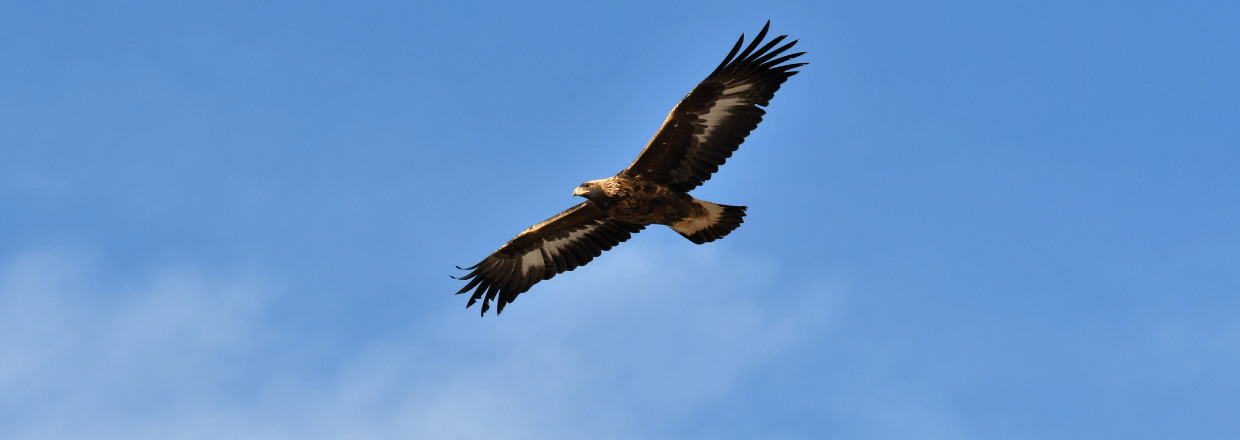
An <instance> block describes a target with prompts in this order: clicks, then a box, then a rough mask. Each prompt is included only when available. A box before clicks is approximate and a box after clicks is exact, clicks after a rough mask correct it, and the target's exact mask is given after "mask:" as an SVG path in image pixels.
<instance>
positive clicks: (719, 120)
mask: <svg viewBox="0 0 1240 440" xmlns="http://www.w3.org/2000/svg"><path fill="white" fill-rule="evenodd" d="M770 26H771V23H770V22H769V21H768V22H767V23H766V26H763V27H762V31H761V32H758V35H757V36H756V37H755V38H754V39H753V41H751V42H750V43H749V45H748V46H745V49H744V50H743V51H741V47H742V46H744V42H745V36H744V35H741V38H740V39H739V40H737V41H736V45H735V46H733V47H732V50H731V51H730V52H728V56H727V57H724V59H723V62H722V63H719V67H716V68H715V70H714V71H713V72H711V74H710V75H709V76H707V77H706V79H705V80H703V81H702V82H701V83H699V84H698V85H697V87H694V89H693V91H691V92H689V94H688V95H686V96H685V97H684V99H682V100H681V101H680V103H679V104H677V105H676V107H675V108H674V109H672V111H671V113H669V114H668V116H667V119H666V120H665V121H664V122H663V126H662V127H660V128H659V131H658V132H656V133H655V135H654V137H653V138H652V139H651V140H650V143H649V144H647V145H646V148H645V149H644V150H642V152H641V154H639V155H638V156H637V159H636V160H634V161H633V163H632V164H631V165H629V167H628V168H626V169H625V170H624V171H622V172H621V174H622V175H624V176H627V177H637V178H645V179H650V180H653V181H655V182H658V183H661V184H664V185H667V186H669V187H671V188H672V189H675V190H678V191H685V192H687V191H690V190H692V189H694V188H697V186H698V185H701V184H702V183H703V182H705V181H706V180H707V179H710V176H711V175H712V174H714V173H715V172H717V171H719V166H720V165H723V163H724V162H726V161H727V159H728V158H729V157H732V153H733V152H735V151H736V150H737V148H739V147H740V145H741V143H743V142H745V137H746V136H749V133H750V132H752V131H753V130H754V128H757V126H758V123H760V122H762V116H763V115H765V114H766V111H765V110H763V109H762V108H761V107H765V106H767V105H768V104H770V101H771V98H772V97H774V96H775V92H776V91H777V90H779V87H780V86H781V85H782V84H783V83H784V81H787V80H788V78H789V77H791V76H792V75H796V74H797V71H796V70H793V69H795V68H797V67H800V66H804V65H805V64H806V63H792V64H784V63H786V62H787V61H789V60H792V59H794V58H796V57H799V56H801V55H802V54H804V52H798V53H793V54H787V55H783V53H784V52H786V51H787V50H788V49H790V48H792V46H793V45H795V44H796V43H797V42H796V41H795V40H794V41H792V42H789V43H787V44H784V45H782V46H779V47H776V46H777V45H779V44H780V43H782V42H783V41H784V39H786V38H787V35H781V36H778V37H776V38H774V39H772V40H771V41H769V42H767V43H766V44H764V45H761V44H762V39H763V38H765V37H766V34H767V31H768V30H769V29H770ZM759 45H761V47H759ZM781 55H782V56H781Z"/></svg>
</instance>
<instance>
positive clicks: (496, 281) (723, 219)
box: [452, 21, 807, 316]
mask: <svg viewBox="0 0 1240 440" xmlns="http://www.w3.org/2000/svg"><path fill="white" fill-rule="evenodd" d="M770 27H771V22H770V21H767V22H766V25H765V26H763V27H762V31H761V32H758V35H757V37H755V38H754V39H753V41H752V42H750V43H749V45H748V46H746V47H745V50H743V51H742V50H741V46H743V45H744V42H745V35H744V34H741V37H740V39H739V40H737V41H736V45H735V46H733V47H732V51H731V52H728V56H727V57H724V59H723V62H721V63H719V66H718V67H716V68H715V70H714V71H713V72H711V73H710V75H707V76H706V79H704V80H702V82H701V83H699V84H698V85H697V87H694V88H693V91H691V92H689V94H688V95H686V96H685V97H684V99H681V100H680V103H678V104H676V107H675V108H673V109H672V111H671V113H669V114H668V115H667V119H666V120H664V121H663V126H662V127H660V128H659V131H658V132H656V133H655V135H654V137H653V138H651V140H650V143H649V144H647V145H646V148H645V149H643V150H642V152H641V154H639V155H638V156H637V159H636V160H634V161H633V163H632V164H630V165H629V166H628V167H627V168H625V169H624V170H623V171H621V172H620V173H619V174H616V175H615V176H612V177H608V178H606V179H599V180H591V181H589V182H586V183H583V184H581V186H578V187H577V188H576V189H574V190H573V196H580V197H584V198H585V199H586V200H585V201H584V202H582V203H580V204H578V205H577V206H573V207H572V208H568V209H567V210H565V211H564V212H561V213H559V214H556V216H554V217H551V218H549V219H547V220H546V221H543V222H541V223H538V224H536V225H534V226H530V227H529V228H527V229H526V230H525V231H523V232H521V234H519V235H517V236H516V237H515V238H513V239H512V240H510V241H508V243H506V244H504V245H503V246H501V247H500V248H499V249H498V250H496V251H495V252H494V253H492V254H491V255H489V256H487V257H486V258H485V259H483V260H482V261H481V262H479V263H478V264H475V265H473V266H470V267H466V268H462V267H460V266H457V269H460V270H464V271H469V273H467V274H465V275H464V276H461V277H456V276H453V277H452V278H455V279H458V280H468V283H466V284H465V287H464V288H462V289H461V290H460V291H458V292H456V293H457V294H458V295H459V294H462V293H465V292H469V291H471V290H472V291H473V294H472V295H471V296H470V298H469V303H467V304H466V305H465V307H466V308H468V307H470V306H473V305H474V303H476V302H478V300H482V315H483V316H485V315H486V313H487V310H488V309H490V308H491V301H492V300H494V301H495V302H496V304H497V305H498V308H497V310H496V313H497V314H498V313H501V312H503V311H504V306H505V305H507V304H509V303H512V302H513V300H515V299H516V298H517V295H520V294H521V293H523V292H526V291H528V290H529V289H530V287H531V286H533V285H534V284H535V283H537V282H539V281H542V280H547V279H551V277H554V276H555V275H556V274H559V273H563V272H564V271H569V270H573V269H576V268H577V267H579V266H582V265H585V264H586V263H589V262H590V260H593V259H594V257H597V256H599V255H601V254H602V253H603V251H606V250H609V249H611V248H612V247H614V246H616V245H617V244H620V243H621V242H623V241H625V240H628V239H629V238H630V237H632V236H633V234H635V233H637V232H638V231H641V230H642V229H644V228H645V227H646V226H649V225H655V224H658V225H667V226H668V227H670V228H671V229H672V230H673V231H676V232H677V233H679V234H680V235H682V236H684V237H685V238H687V239H689V241H691V242H693V243H695V244H703V243H706V242H710V241H714V240H718V239H720V238H722V237H724V236H725V235H728V233H730V232H732V231H733V230H735V229H736V228H737V227H739V226H740V225H741V222H742V221H744V217H745V210H746V209H747V208H746V207H745V206H731V205H722V204H717V203H711V202H707V201H705V200H698V199H695V198H693V196H690V195H689V192H690V191H692V190H693V189H694V188H697V187H698V185H701V184H702V183H703V182H705V181H706V180H707V179H710V176H711V174H713V173H714V172H715V171H718V170H719V166H720V165H723V163H724V162H725V161H726V160H727V159H728V158H729V157H731V156H732V153H733V152H734V151H736V149H737V148H738V147H740V145H741V143H742V142H744V141H745V137H746V136H748V135H749V132H751V131H753V130H754V128H756V127H757V126H758V123H759V122H762V115H764V114H766V111H764V110H763V109H762V108H761V107H766V106H767V104H769V103H770V101H771V98H772V97H774V96H775V91H777V90H779V87H780V85H782V84H783V83H784V81H786V80H787V79H788V77H791V76H792V75H795V74H797V71H796V70H793V69H796V68H798V67H800V66H803V65H805V64H807V63H788V61H789V60H792V59H794V58H797V57H799V56H801V55H802V54H804V53H805V52H797V53H791V54H787V55H782V54H784V52H786V51H788V49H789V48H791V47H792V46H793V45H795V44H796V43H797V41H796V40H793V41H791V42H789V43H786V44H783V45H782V46H781V45H779V44H780V43H781V42H783V41H784V39H785V38H787V37H788V36H787V35H781V36H779V37H776V38H774V39H772V40H771V41H770V42H768V43H766V44H762V40H763V38H765V37H766V33H767V30H769V29H770ZM760 44H761V47H759V45H760ZM777 46H778V47H777Z"/></svg>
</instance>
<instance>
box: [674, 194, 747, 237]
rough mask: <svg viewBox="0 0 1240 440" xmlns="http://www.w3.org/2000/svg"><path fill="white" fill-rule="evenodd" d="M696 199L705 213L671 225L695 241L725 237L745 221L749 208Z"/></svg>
mask: <svg viewBox="0 0 1240 440" xmlns="http://www.w3.org/2000/svg"><path fill="white" fill-rule="evenodd" d="M694 201H695V202H697V203H698V205H700V206H701V207H702V208H705V210H706V214H705V215H703V216H699V217H690V218H687V219H684V220H681V221H679V222H676V223H673V224H671V225H669V226H670V227H671V228H672V229H673V230H675V231H676V232H679V233H680V235H683V236H684V237H685V238H688V239H689V241H692V242H694V243H697V244H702V243H706V242H710V241H715V240H718V239H720V238H723V236H725V235H728V233H729V232H732V230H733V229H736V228H738V227H740V226H741V223H743V222H744V221H745V220H744V217H745V209H748V208H747V207H745V206H731V205H720V204H717V203H711V202H707V201H704V200H694Z"/></svg>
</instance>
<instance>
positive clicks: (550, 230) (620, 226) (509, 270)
mask: <svg viewBox="0 0 1240 440" xmlns="http://www.w3.org/2000/svg"><path fill="white" fill-rule="evenodd" d="M644 227H645V226H644V225H639V224H636V223H629V222H625V221H620V220H615V219H612V218H610V217H607V215H606V214H603V211H600V210H599V209H598V208H596V207H595V206H594V205H593V204H591V203H590V202H584V203H581V204H579V205H577V206H574V207H572V208H569V209H567V210H565V211H564V212H561V213H559V214H558V215H556V216H555V217H551V218H549V219H547V220H546V221H543V222H541V223H539V224H536V225H534V226H531V227H530V228H529V229H526V230H525V231H524V232H522V233H521V234H520V235H517V236H516V238H513V239H512V240H510V241H509V242H508V243H506V244H504V245H503V246H501V247H500V248H499V249H498V250H496V251H495V252H494V253H492V254H491V255H489V256H487V257H486V258H485V259H483V260H482V261H481V262H479V263H478V264H475V265H473V266H471V267H468V268H464V269H461V268H460V267H459V266H458V269H461V270H469V271H470V272H469V273H467V274H465V275H464V276H462V277H459V278H457V279H460V280H469V282H467V283H466V284H465V287H464V288H462V289H461V290H460V291H458V292H456V293H457V294H458V295H459V294H462V293H465V292H468V291H470V290H473V294H472V295H471V296H470V298H469V302H468V303H467V304H466V305H465V307H470V306H472V305H474V303H475V302H478V301H479V300H482V314H483V315H485V314H486V312H487V310H490V308H491V301H495V302H496V311H495V313H500V312H503V311H504V306H505V305H507V304H509V303H511V302H513V300H515V299H516V298H517V295H520V294H521V293H523V292H525V291H527V290H529V289H530V287H532V286H533V285H534V284H535V283H537V282H539V281H542V280H548V279H551V277H553V276H555V275H556V274H559V273H563V272H565V271H570V270H573V269H576V268H577V267H580V266H583V265H585V264H586V263H589V262H590V260H593V259H594V258H595V257H597V256H599V255H602V253H603V251H606V250H609V249H611V248H612V247H613V246H615V245H617V244H620V243H621V242H623V241H625V240H628V239H629V238H630V237H632V236H633V234H635V233H637V232H638V231H641V230H642V228H644ZM454 278H456V277H454Z"/></svg>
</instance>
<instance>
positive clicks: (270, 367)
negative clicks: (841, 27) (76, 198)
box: [0, 244, 834, 439]
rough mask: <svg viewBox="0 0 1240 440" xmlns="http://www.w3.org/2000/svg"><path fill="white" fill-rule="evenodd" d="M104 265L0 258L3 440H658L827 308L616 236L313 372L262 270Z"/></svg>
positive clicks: (763, 276) (759, 263)
mask: <svg viewBox="0 0 1240 440" xmlns="http://www.w3.org/2000/svg"><path fill="white" fill-rule="evenodd" d="M100 267H101V265H99V264H96V263H94V262H93V261H92V260H91V259H90V258H88V257H86V256H84V254H83V253H81V252H74V251H67V250H63V249H46V250H40V251H35V252H30V253H27V254H24V255H21V256H18V257H17V258H14V259H12V260H10V261H8V262H7V263H5V264H4V265H3V269H2V272H0V273H2V274H3V280H2V282H0V323H3V324H0V325H3V328H0V330H3V331H4V332H5V334H6V337H5V338H4V339H2V340H0V394H2V396H0V407H2V408H0V409H2V410H3V411H4V412H5V413H7V414H8V415H7V416H4V417H3V418H0V436H3V437H5V438H48V437H65V438H87V437H88V438H160V439H166V438H212V439H214V438H273V439H276V438H297V439H303V438H390V437H399V438H442V439H451V438H531V439H533V438H538V439H545V438H583V437H589V438H646V437H651V436H665V435H667V430H669V429H674V427H675V426H676V425H677V423H678V422H679V421H680V420H682V418H684V417H686V416H688V415H691V413H692V412H693V411H695V410H697V409H700V408H702V407H703V406H704V405H707V404H709V403H711V402H714V401H717V400H718V399H723V398H726V397H727V396H728V395H729V393H730V392H733V391H734V387H735V385H736V383H737V382H738V381H739V380H742V379H743V378H744V377H745V375H746V374H754V372H755V371H759V370H760V369H761V368H762V366H763V365H764V363H766V362H770V361H772V360H773V359H775V358H777V357H778V356H780V355H781V353H784V352H786V351H788V350H790V349H791V348H793V347H796V346H797V345H798V344H803V343H806V342H807V341H812V340H813V339H815V338H818V337H820V336H821V333H822V332H823V330H824V329H825V328H826V327H825V324H826V323H827V321H828V319H829V317H830V312H831V310H832V307H833V304H832V301H833V300H834V294H833V293H832V291H831V289H829V288H827V287H826V285H825V284H822V283H820V282H812V281H811V282H786V281H781V280H780V278H781V277H784V276H785V275H787V274H784V273H782V272H781V268H780V267H779V265H778V264H775V263H774V262H771V261H768V260H765V259H761V258H752V257H745V256H740V255H734V254H730V253H725V252H724V251H722V250H720V248H718V247H713V248H712V247H684V246H681V247H668V248H666V249H665V248H655V247H653V246H650V245H644V244H640V245H639V244H630V245H626V246H625V247H621V248H618V249H617V250H615V251H612V252H610V253H609V254H608V255H607V256H606V258H601V259H600V260H599V261H597V262H595V263H592V264H591V265H590V266H589V267H587V268H585V269H583V270H579V271H577V272H574V273H569V274H565V275H562V276H561V277H558V278H557V279H556V280H555V281H553V282H549V283H545V284H543V285H539V286H538V287H537V288H536V289H535V290H534V291H533V292H529V293H527V294H525V295H523V296H522V298H521V299H520V300H518V301H517V302H516V303H514V304H512V305H511V306H510V307H509V308H507V309H506V310H505V314H504V315H502V316H498V317H497V316H493V315H489V316H487V317H486V318H485V319H479V318H478V316H477V315H476V311H475V310H476V307H475V308H474V309H470V310H468V311H466V310H460V309H452V310H445V311H443V313H441V314H436V317H434V318H432V319H429V320H425V321H420V322H412V323H411V324H410V325H409V327H408V328H407V329H406V330H404V331H400V332H396V333H393V334H391V335H388V336H387V337H385V338H384V339H382V340H375V341H372V342H370V343H369V344H367V345H366V346H365V347H362V348H361V349H360V350H359V351H357V352H353V353H344V354H341V356H342V357H341V358H339V359H336V360H335V361H336V363H337V366H338V368H335V369H331V371H330V372H327V373H324V372H314V371H312V370H313V369H312V368H308V367H305V366H301V365H282V364H281V363H282V362H290V360H291V359H296V358H297V357H296V356H293V355H290V354H289V353H291V352H297V351H298V350H300V348H298V347H295V346H290V344H296V343H297V339H296V337H295V335H287V334H284V335H281V334H277V331H276V330H275V329H277V328H280V327H279V326H277V325H274V324H276V322H275V321H272V319H273V318H272V317H271V316H270V315H269V314H267V313H266V311H267V310H266V309H267V307H269V306H270V304H271V301H272V299H273V298H275V297H277V296H278V295H279V294H280V293H279V292H278V290H277V289H274V288H272V287H271V283H269V282H266V281H263V280H262V279H261V278H259V277H253V276H218V275H212V274H205V273H204V272H203V271H201V270H195V269H192V268H189V269H186V268H156V269H152V270H151V271H149V272H148V273H145V274H142V275H141V276H140V277H139V279H138V280H136V281H133V282H128V281H127V282H125V283H121V284H120V285H104V284H103V283H102V282H101V281H100V280H102V279H105V278H106V277H103V276H100V274H98V273H93V272H92V271H97V270H100ZM815 283H817V284H815ZM290 294H292V293H290ZM459 299H461V302H462V303H463V301H464V298H459ZM771 299H777V301H771Z"/></svg>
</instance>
